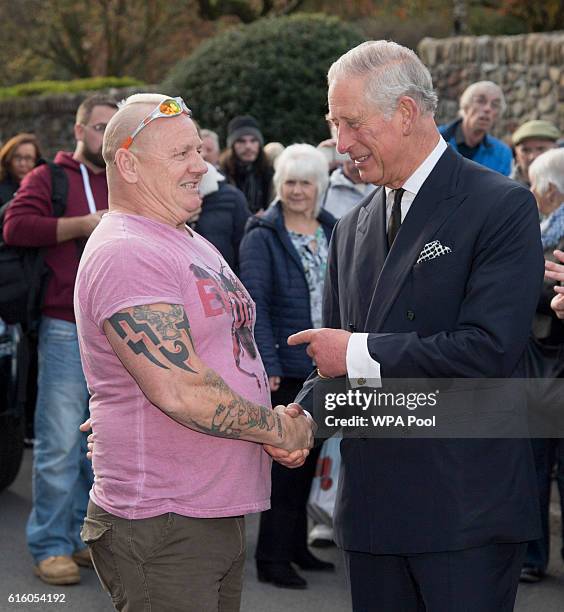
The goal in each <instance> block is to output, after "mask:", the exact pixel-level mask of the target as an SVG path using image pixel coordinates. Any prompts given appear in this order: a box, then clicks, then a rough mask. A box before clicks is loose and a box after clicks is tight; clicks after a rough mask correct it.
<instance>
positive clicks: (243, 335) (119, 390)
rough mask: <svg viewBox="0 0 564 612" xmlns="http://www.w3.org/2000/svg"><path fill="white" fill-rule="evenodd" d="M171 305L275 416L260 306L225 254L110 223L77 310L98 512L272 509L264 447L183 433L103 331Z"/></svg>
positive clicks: (87, 260)
mask: <svg viewBox="0 0 564 612" xmlns="http://www.w3.org/2000/svg"><path fill="white" fill-rule="evenodd" d="M160 302H162V303H168V304H183V305H184V308H185V310H186V314H187V317H188V321H189V323H190V330H191V334H192V338H193V340H194V345H195V348H196V351H197V352H198V354H199V356H200V358H201V359H202V360H203V361H204V362H205V363H206V364H207V365H208V366H209V367H211V368H212V369H213V370H215V371H216V372H217V373H218V374H219V375H220V376H221V377H222V378H223V379H224V380H225V381H226V382H227V384H228V385H229V386H230V387H231V388H232V389H233V390H234V391H236V392H237V393H239V394H240V395H242V396H243V397H244V398H246V399H248V400H250V401H252V402H255V403H258V404H261V405H263V406H270V394H269V389H268V379H267V376H266V374H265V371H264V367H263V364H262V361H261V358H260V355H259V353H258V350H257V347H256V344H255V341H254V336H253V330H254V322H255V304H254V302H253V301H252V299H251V297H250V296H249V294H248V293H247V291H246V290H245V288H244V287H243V285H242V284H241V282H240V281H239V279H238V278H237V277H236V276H235V274H234V273H233V272H232V270H231V269H230V268H229V266H228V265H227V263H226V262H225V260H224V259H223V257H222V256H221V255H220V254H219V253H218V251H217V250H216V249H215V248H214V247H213V246H211V245H210V243H209V242H207V241H206V240H205V239H204V238H202V237H201V236H199V235H198V234H195V233H194V235H193V236H190V235H189V234H188V232H186V231H179V230H177V229H175V228H173V227H171V226H169V225H165V224H162V223H158V222H156V221H152V220H150V219H147V218H145V217H140V216H135V215H126V214H122V213H110V214H106V215H104V217H103V218H102V221H101V222H100V224H99V225H98V227H97V228H96V230H95V231H94V232H93V234H92V236H91V237H90V239H89V240H88V243H87V245H86V248H85V251H84V254H83V256H82V259H81V262H80V267H79V271H78V276H77V279H76V287H75V298H74V304H75V314H76V323H77V328H78V337H79V343H80V352H81V357H82V364H83V368H84V374H85V376H86V381H87V383H88V388H89V390H90V394H91V398H90V414H91V416H92V428H93V431H94V433H95V440H96V442H95V448H94V457H93V460H92V465H93V468H94V474H95V479H94V486H93V487H92V491H91V493H90V496H91V498H92V500H93V501H94V502H95V503H96V504H97V505H99V506H101V507H102V508H103V509H104V510H106V511H107V512H110V513H111V514H115V515H117V516H120V517H123V518H129V519H140V518H147V517H151V516H157V515H160V514H164V513H166V512H175V513H177V514H181V515H184V516H192V517H221V516H236V515H240V514H247V513H250V512H260V511H262V510H265V509H268V508H269V506H270V457H269V456H268V454H267V453H266V452H265V451H264V450H263V448H262V446H261V445H260V444H255V443H252V442H245V441H243V440H231V439H226V438H218V437H215V436H211V435H207V434H203V433H199V432H197V431H193V430H191V429H189V428H188V427H184V426H182V425H180V424H179V423H177V422H176V421H174V420H173V419H171V418H170V417H168V416H167V415H166V414H165V413H164V412H162V411H161V410H160V409H159V408H157V407H156V406H155V405H153V404H151V403H150V402H149V400H148V399H147V398H146V397H145V395H143V393H142V392H141V389H140V388H139V386H138V385H137V383H136V382H135V380H134V379H133V377H132V376H131V375H130V374H129V372H128V371H127V370H126V369H125V367H124V366H123V365H122V363H121V362H120V360H119V359H118V358H117V356H116V354H115V353H114V351H113V350H112V348H111V346H110V344H109V342H108V340H107V338H106V336H105V334H104V332H103V324H104V321H105V320H106V319H108V318H109V317H111V316H112V315H113V314H115V313H116V312H118V311H120V310H122V309H124V308H127V307H130V306H138V305H143V304H156V303H160Z"/></svg>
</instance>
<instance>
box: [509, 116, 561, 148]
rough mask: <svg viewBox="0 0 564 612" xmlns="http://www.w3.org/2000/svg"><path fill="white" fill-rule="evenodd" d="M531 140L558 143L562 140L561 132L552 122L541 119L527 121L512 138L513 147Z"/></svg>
mask: <svg viewBox="0 0 564 612" xmlns="http://www.w3.org/2000/svg"><path fill="white" fill-rule="evenodd" d="M529 138H540V139H542V140H553V141H555V142H556V141H557V140H558V139H559V138H560V131H559V130H558V128H557V127H556V126H555V125H553V124H552V123H550V121H544V120H541V119H534V120H533V121H527V122H526V123H523V125H520V126H519V127H518V128H517V129H516V130H515V131H514V132H513V136H512V137H511V139H512V141H513V145H514V146H517V145H518V144H521V143H522V142H523V141H524V140H527V139H529Z"/></svg>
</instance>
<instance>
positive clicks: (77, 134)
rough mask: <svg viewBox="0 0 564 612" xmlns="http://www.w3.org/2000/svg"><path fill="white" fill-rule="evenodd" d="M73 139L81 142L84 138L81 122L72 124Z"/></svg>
mask: <svg viewBox="0 0 564 612" xmlns="http://www.w3.org/2000/svg"><path fill="white" fill-rule="evenodd" d="M74 139H75V140H76V141H77V142H82V141H83V140H84V126H83V125H82V123H75V124H74Z"/></svg>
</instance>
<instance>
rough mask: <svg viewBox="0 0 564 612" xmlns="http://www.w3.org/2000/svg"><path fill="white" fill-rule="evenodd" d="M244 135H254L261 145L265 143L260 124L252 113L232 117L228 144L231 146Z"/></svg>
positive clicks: (228, 128) (229, 125)
mask: <svg viewBox="0 0 564 612" xmlns="http://www.w3.org/2000/svg"><path fill="white" fill-rule="evenodd" d="M243 136H254V137H255V138H256V139H257V140H258V141H259V142H260V146H261V147H262V146H263V145H264V138H263V135H262V134H261V131H260V129H259V124H258V123H257V120H256V119H255V118H254V117H251V115H240V116H238V117H233V119H231V121H230V122H229V124H228V125H227V146H228V147H231V146H232V145H233V143H234V142H235V141H236V140H239V138H242V137H243Z"/></svg>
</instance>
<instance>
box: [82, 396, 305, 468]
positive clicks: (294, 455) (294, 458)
mask: <svg viewBox="0 0 564 612" xmlns="http://www.w3.org/2000/svg"><path fill="white" fill-rule="evenodd" d="M269 412H270V411H269ZM271 416H272V419H269V421H270V423H271V426H270V427H269V429H270V431H269V432H268V434H267V436H268V437H267V436H265V435H264V430H263V431H262V432H261V437H262V440H261V442H262V446H263V448H264V450H265V451H266V452H267V453H268V454H269V455H270V456H271V457H272V458H273V459H274V460H275V461H278V463H280V464H281V465H284V466H285V467H288V468H297V467H300V466H301V465H303V463H304V461H305V460H306V457H307V456H308V455H309V449H310V448H311V447H312V446H313V436H314V434H315V431H316V430H317V425H316V424H315V421H314V420H313V419H312V418H311V415H310V414H309V412H307V411H305V410H303V409H302V407H301V406H300V405H299V404H289V405H288V406H276V407H275V408H274V409H273V410H272V415H271ZM91 429H92V421H91V419H90V418H89V419H87V420H86V421H85V422H84V423H82V425H80V431H82V432H85V433H89V432H90V430H91ZM94 438H95V436H94V434H93V433H91V432H90V434H89V436H88V452H87V453H86V456H87V457H88V458H89V459H92V451H93V449H94V444H95V441H94ZM264 440H269V441H272V442H273V444H269V443H266V442H264Z"/></svg>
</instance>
